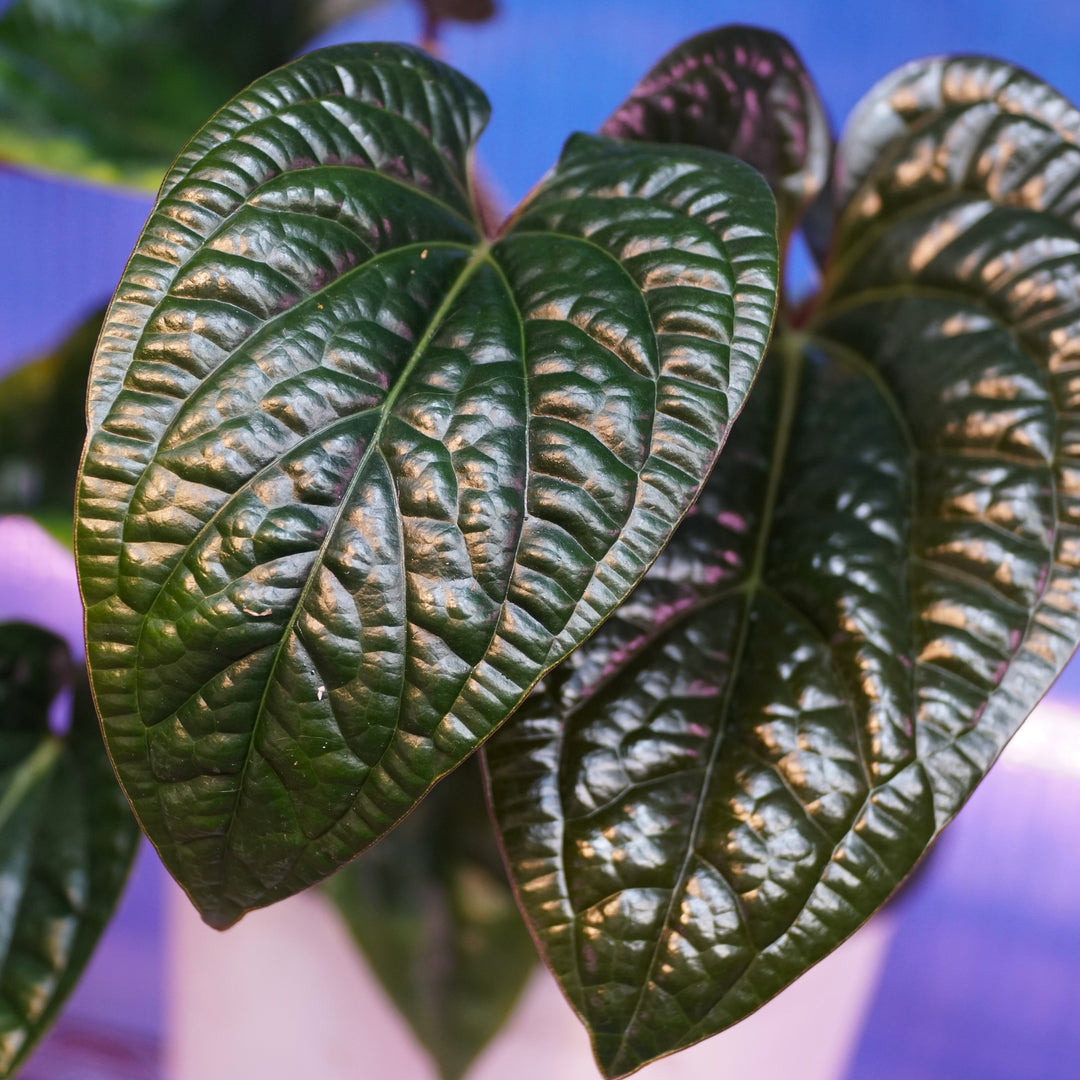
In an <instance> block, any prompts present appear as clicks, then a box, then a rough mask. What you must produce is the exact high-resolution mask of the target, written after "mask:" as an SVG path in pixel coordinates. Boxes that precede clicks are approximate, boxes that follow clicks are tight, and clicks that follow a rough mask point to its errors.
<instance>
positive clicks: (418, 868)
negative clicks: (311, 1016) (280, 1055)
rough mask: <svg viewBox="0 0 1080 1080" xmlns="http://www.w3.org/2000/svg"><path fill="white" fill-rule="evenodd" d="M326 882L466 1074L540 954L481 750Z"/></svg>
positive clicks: (370, 950) (416, 1022)
mask: <svg viewBox="0 0 1080 1080" xmlns="http://www.w3.org/2000/svg"><path fill="white" fill-rule="evenodd" d="M326 889H327V892H328V893H329V895H330V897H331V898H332V899H333V901H334V903H335V904H336V905H337V907H338V909H339V910H340V912H341V914H342V916H343V917H344V918H345V920H346V922H347V923H348V925H349V928H350V930H351V931H352V933H353V936H354V937H355V938H356V940H357V942H358V944H359V945H360V948H361V949H362V951H363V953H364V955H365V956H366V957H367V960H368V963H369V964H370V965H371V968H372V970H373V972H374V973H375V975H376V976H377V977H378V978H379V980H380V981H381V982H382V984H383V986H384V987H385V989H386V991H387V993H388V994H389V995H390V997H391V998H392V999H393V1001H394V1004H395V1005H396V1006H397V1007H398V1009H400V1010H401V1013H402V1015H404V1017H405V1019H406V1020H408V1022H409V1024H410V1026H411V1027H412V1029H413V1031H414V1032H415V1033H416V1036H417V1038H418V1039H419V1040H420V1042H421V1043H423V1045H424V1046H425V1047H426V1048H427V1049H428V1051H429V1052H430V1053H431V1055H432V1057H433V1058H434V1059H435V1061H436V1062H437V1064H438V1066H439V1072H440V1075H441V1076H443V1077H444V1078H445V1080H457V1078H458V1077H460V1076H464V1075H465V1073H466V1071H467V1070H468V1067H469V1065H470V1064H471V1062H472V1061H473V1060H474V1058H475V1057H476V1055H477V1054H478V1053H479V1052H480V1051H481V1050H482V1049H483V1047H484V1046H485V1045H486V1044H487V1042H488V1041H489V1040H490V1039H491V1038H492V1036H493V1035H495V1033H496V1032H497V1031H498V1030H499V1028H501V1027H502V1025H503V1024H504V1023H505V1021H506V1020H507V1019H508V1017H509V1016H510V1013H511V1011H512V1009H513V1007H514V1004H515V1002H516V1000H517V997H518V994H519V993H520V992H521V990H522V988H523V987H524V985H525V982H526V980H527V979H528V977H529V975H530V974H531V973H532V971H533V968H534V967H535V966H536V949H535V947H534V946H533V943H532V939H531V938H530V937H529V934H528V931H527V930H526V929H525V925H524V923H523V922H522V921H521V914H520V912H519V911H518V908H517V904H516V903H515V902H514V894H513V891H512V890H511V888H510V885H509V883H508V882H507V880H506V871H505V870H504V869H503V864H502V857H501V855H500V853H499V849H498V847H497V845H496V843H495V837H494V835H493V834H492V829H491V822H490V821H489V820H488V815H487V808H486V806H485V805H484V795H483V787H482V779H481V776H480V769H479V767H478V762H477V760H476V759H475V758H474V759H473V760H472V761H470V762H466V764H464V765H463V766H462V767H461V768H460V769H458V770H457V771H456V772H454V773H453V774H452V775H450V776H448V777H447V778H446V779H445V780H444V781H443V782H442V783H441V784H440V785H439V786H438V787H437V788H436V789H435V790H434V791H433V792H432V793H431V795H430V796H429V797H428V798H427V799H425V800H424V802H423V803H422V804H421V805H420V806H419V807H418V808H417V810H416V811H415V813H413V814H411V815H410V816H409V817H408V818H407V819H406V820H405V821H403V822H402V823H401V825H400V826H399V827H398V828H397V829H395V830H394V832H392V833H391V834H390V835H389V836H388V837H386V839H385V840H383V841H382V843H380V844H378V845H377V846H376V847H374V848H372V850H371V851H369V852H368V853H367V854H366V855H365V856H364V858H362V859H357V860H356V861H355V862H353V863H351V864H350V865H348V866H346V867H344V868H343V869H342V870H340V871H338V873H336V874H335V875H334V876H333V877H332V878H330V880H329V881H328V882H327V883H326Z"/></svg>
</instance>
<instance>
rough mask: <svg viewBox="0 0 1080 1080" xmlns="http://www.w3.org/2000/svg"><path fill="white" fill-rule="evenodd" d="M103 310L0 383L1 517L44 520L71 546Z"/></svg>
mask: <svg viewBox="0 0 1080 1080" xmlns="http://www.w3.org/2000/svg"><path fill="white" fill-rule="evenodd" d="M104 314H105V313H104V311H98V312H95V313H94V314H93V315H91V316H90V317H89V318H88V319H86V321H85V322H82V323H80V324H79V326H77V327H76V328H75V330H74V331H73V332H72V333H71V335H70V336H69V337H68V338H66V339H65V340H64V341H63V342H62V343H61V344H60V346H59V347H58V348H56V349H54V350H53V351H52V352H51V353H49V354H47V355H46V356H43V357H41V358H40V359H37V360H34V361H31V362H30V363H29V364H26V365H24V366H23V367H20V368H19V369H18V370H16V371H15V372H13V373H12V374H11V375H9V376H8V377H7V378H6V379H3V380H0V514H14V513H22V514H31V515H33V516H34V517H36V518H38V519H39V520H41V519H45V520H47V521H48V522H49V524H50V525H56V526H58V528H59V531H61V532H62V534H63V539H65V540H66V542H67V543H68V545H69V546H70V544H71V515H72V512H73V508H74V506H75V474H76V473H77V472H78V468H79V456H80V454H81V452H82V444H83V440H84V439H85V438H86V423H85V420H84V415H85V411H86V405H85V401H86V380H87V377H88V376H89V374H90V358H91V356H93V353H94V342H95V341H97V336H98V332H99V331H100V330H101V320H102V318H103V317H104Z"/></svg>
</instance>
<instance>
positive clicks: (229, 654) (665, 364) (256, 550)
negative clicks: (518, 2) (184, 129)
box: [76, 45, 776, 926]
mask: <svg viewBox="0 0 1080 1080" xmlns="http://www.w3.org/2000/svg"><path fill="white" fill-rule="evenodd" d="M486 118H487V103H486V101H485V99H484V98H483V96H482V95H481V94H480V92H479V91H478V90H477V89H476V88H475V87H474V86H473V85H472V84H471V83H469V82H468V81H467V80H466V79H464V78H463V77H462V76H460V75H458V74H457V73H455V72H453V71H452V70H451V69H449V68H447V67H445V66H443V65H441V64H439V63H437V62H435V61H433V60H431V59H429V58H428V57H426V56H425V55H423V54H422V53H419V52H417V51H414V50H410V49H407V48H404V47H395V46H370V45H352V46H343V47H339V48H334V49H328V50H322V51H320V52H317V53H312V54H310V55H309V56H307V57H304V58H302V59H301V60H299V61H297V62H295V63H293V64H290V65H288V66H286V67H285V68H282V69H280V70H279V71H277V72H274V73H271V74H270V75H269V76H267V77H265V78H263V79H260V80H259V81H258V82H256V83H255V84H253V86H251V87H250V88H249V89H248V90H246V91H245V92H244V93H243V94H241V95H240V96H239V97H238V98H236V99H234V101H233V102H231V103H230V104H229V105H227V106H226V107H225V108H224V109H223V110H222V111H221V112H219V113H218V114H217V115H216V116H215V117H214V119H213V120H212V121H211V122H210V123H209V124H208V125H207V126H206V127H205V128H204V129H203V130H202V131H201V132H200V133H198V134H197V135H196V136H195V137H194V139H193V140H192V142H191V143H190V144H189V146H188V148H187V149H186V150H185V151H184V152H183V153H182V154H181V156H180V157H179V158H178V160H177V163H176V165H175V166H174V168H173V169H172V171H171V172H170V174H169V175H168V177H167V178H166V181H165V184H164V186H163V189H162V195H161V198H160V200H159V202H158V204H157V207H156V208H155V210H154V212H153V213H152V215H151V217H150V220H149V222H148V223H147V226H146V229H145V231H144V233H143V236H142V238H141V239H140V241H139V244H138V246H137V248H136V250H135V253H134V255H133V257H132V260H131V262H130V264H129V266H128V269H127V271H126V272H125V275H124V278H123V281H122V282H121V285H120V287H119V289H118V290H117V293H116V296H115V298H114V300H113V302H112V305H111V307H110V309H109V312H108V315H107V317H106V322H105V328H104V330H103V334H102V338H101V342H100V344H99V348H98V351H97V355H96V359H95V362H94V367H93V371H92V375H91V387H90V396H89V404H88V412H89V437H88V443H87V449H86V454H85V459H84V464H83V470H82V475H81V481H80V489H79V503H78V520H77V529H76V544H77V551H78V564H79V574H80V581H81V587H82V590H83V597H84V600H85V602H86V607H87V634H88V641H87V651H88V661H89V666H90V670H91V676H92V679H93V683H94V688H95V693H96V698H97V703H98V707H99V710H100V712H101V714H102V718H103V721H104V725H105V731H106V737H107V741H108V744H109V748H110V751H111V754H112V756H113V760H114V762H115V764H116V767H117V770H118V773H119V775H120V778H121V781H122V783H123V784H124V787H125V790H126V791H127V794H128V796H129V798H130V799H131V801H132V804H133V805H134V807H135V810H136V813H137V815H138V816H139V818H140V820H141V822H142V824H143V826H144V828H145V829H146V831H147V833H148V834H149V836H150V838H151V839H152V840H153V841H154V843H155V844H156V845H157V847H158V849H159V851H160V852H161V855H162V857H163V859H164V860H165V863H166V865H167V866H169V868H170V869H171V870H172V872H173V873H174V874H175V875H176V877H177V878H178V879H179V880H180V882H181V883H182V884H183V885H184V887H185V888H186V889H187V890H188V892H189V893H190V895H191V896H192V898H193V899H194V900H195V902H196V904H197V905H198V906H199V908H200V909H201V911H202V913H203V915H204V917H205V918H206V919H207V920H208V921H209V922H211V923H212V924H214V925H217V926H225V925H228V924H229V923H231V922H233V921H234V920H235V919H236V918H238V917H239V916H240V915H241V914H242V913H243V912H244V911H245V910H247V909H249V908H251V907H254V906H259V905H262V904H266V903H270V902H271V901H273V900H275V899H279V898H281V897H284V896H287V895H289V894H291V893H293V892H296V891H297V890H299V889H302V888H304V887H305V886H307V885H309V884H311V883H312V882H314V881H317V880H319V879H320V878H322V877H325V876H326V875H327V874H329V873H330V872H331V871H333V870H334V869H336V868H337V867H338V866H340V865H341V864H342V863H344V862H346V861H348V860H349V859H350V858H351V857H352V856H354V855H355V854H356V853H357V852H358V851H360V850H361V849H362V848H364V847H365V846H367V845H368V844H370V843H371V842H372V841H373V840H375V839H377V838H378V837H379V836H380V835H382V834H383V833H384V832H385V831H386V830H387V829H388V828H390V826H392V825H393V824H394V822H396V821H397V820H398V819H399V818H400V817H401V816H402V815H403V814H405V813H406V812H407V811H408V810H409V809H410V808H411V807H412V806H413V805H414V804H415V803H416V801H417V800H418V799H419V798H421V797H422V796H423V794H424V793H425V792H426V791H427V790H428V789H429V788H430V787H431V785H432V784H433V783H434V782H435V781H436V780H437V779H438V778H439V777H440V776H441V775H443V774H444V773H445V772H447V771H448V770H449V769H451V768H453V767H454V766H455V765H456V764H457V763H458V762H460V761H461V760H462V759H463V758H465V757H466V756H467V755H468V754H469V753H471V752H472V751H473V750H474V749H475V748H476V746H477V745H478V744H479V743H480V741H481V740H482V739H484V738H485V737H486V736H487V735H488V734H489V733H490V732H491V731H492V730H494V728H495V727H497V726H498V725H499V724H500V723H501V722H502V721H503V720H504V719H505V717H506V716H507V715H508V714H509V713H510V712H511V711H512V710H513V709H514V708H515V707H516V706H517V704H518V703H519V702H520V701H521V700H522V699H523V698H524V696H525V695H526V693H527V692H528V690H529V689H530V688H531V687H532V685H533V684H534V683H535V681H536V680H537V679H538V678H539V677H540V676H541V675H542V674H543V672H544V671H546V670H547V669H549V668H550V667H551V666H553V665H554V664H555V663H557V662H558V661H559V660H561V659H562V658H563V657H564V656H566V654H567V653H568V652H569V651H570V650H571V649H573V648H574V647H575V646H576V645H578V644H579V643H580V642H581V641H582V640H583V639H584V638H585V637H587V636H588V635H589V634H590V633H591V632H592V631H593V630H594V629H595V627H596V626H597V625H598V624H599V623H600V622H601V621H602V619H603V618H604V617H605V616H606V615H607V614H608V613H610V612H611V611H612V610H613V609H614V607H615V606H616V605H617V604H618V603H619V601H620V600H622V599H623V598H624V597H625V596H626V595H627V594H628V592H629V591H630V589H631V588H632V586H633V585H634V584H635V583H636V581H637V580H638V579H639V578H640V576H641V575H642V573H643V572H644V570H645V569H646V567H647V566H648V565H649V564H650V563H651V562H652V560H653V559H654V557H655V556H656V553H657V552H658V551H659V549H660V548H661V547H662V546H663V544H664V543H665V542H666V540H667V539H668V537H669V535H670V533H671V531H672V529H673V528H674V526H675V525H676V524H677V522H678V521H679V519H680V518H681V516H682V515H683V514H684V512H685V510H686V508H687V507H688V506H689V505H690V503H691V501H692V500H693V498H694V497H695V495H696V493H697V490H698V488H699V486H700V484H701V483H702V481H703V478H704V477H705V475H706V474H707V472H708V470H709V468H710V467H711V465H712V462H713V460H714V459H715V457H716V455H717V453H718V451H719V448H720V446H721V444H722V443H723V441H724V438H725V437H726V434H727V430H728V425H729V424H730V422H731V421H732V419H733V418H734V416H735V415H736V413H737V412H738V410H739V409H740V407H741V405H742V402H743V399H744V397H745V394H746V392H747V390H748V388H749V385H750V383H751V380H752V379H753V377H754V374H755V371H756V368H757V365H758V362H759V359H760V357H761V354H762V352H763V350H764V348H765V344H766V340H767V338H768V334H769V328H770V322H771V317H772V311H773V306H774V302H775V283H776V239H775V209H774V205H773V202H772V198H771V196H770V194H769V191H768V188H767V186H766V185H765V183H764V182H763V181H762V180H761V178H760V177H759V176H758V175H757V174H756V173H754V172H753V171H752V170H751V169H749V168H748V167H747V166H745V165H744V164H742V163H741V162H738V161H735V160H734V159H732V158H729V157H726V156H723V155H719V154H715V153H712V152H709V151H706V150H700V149H697V148H693V147H682V148H673V149H672V150H671V151H670V152H669V151H665V150H664V149H663V148H657V147H654V146H644V145H634V144H623V143H617V142H612V141H610V140H607V139H598V138H592V137H588V136H576V137H574V138H573V139H571V140H570V142H569V143H568V144H567V147H566V149H565V151H564V153H563V156H562V158H561V160H560V162H559V163H558V165H557V167H556V168H555V170H554V171H553V172H552V173H551V174H550V175H549V176H548V177H547V179H546V180H545V181H544V183H543V184H542V185H541V186H540V187H539V189H538V190H537V191H536V192H534V194H533V196H532V197H531V199H530V201H529V202H528V204H527V205H526V206H524V207H523V208H522V209H521V210H520V211H519V213H518V215H517V216H516V218H515V220H514V222H513V225H512V227H509V228H508V230H507V231H505V232H504V233H503V234H502V235H500V236H499V237H497V238H495V239H488V238H486V237H484V236H483V235H481V233H480V230H479V229H478V227H477V225H476V223H475V216H474V212H473V208H472V206H471V200H470V193H469V187H468V162H469V156H470V154H471V151H472V146H473V143H474V141H475V139H476V137H477V135H478V134H479V132H480V130H481V128H482V127H483V124H484V122H485V120H486Z"/></svg>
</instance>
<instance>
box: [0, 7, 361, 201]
mask: <svg viewBox="0 0 1080 1080" xmlns="http://www.w3.org/2000/svg"><path fill="white" fill-rule="evenodd" d="M370 2H371V0H322V2H312V0H16V2H15V3H14V4H12V5H10V7H8V8H7V10H6V11H4V13H3V16H2V18H0V161H9V162H13V163H15V164H17V165H21V166H24V167H26V168H30V169H39V170H43V171H46V172H56V173H63V174H67V175H72V176H77V177H80V178H83V179H87V180H94V181H98V182H103V183H110V184H121V185H124V186H127V187H137V188H145V189H148V190H155V189H156V188H157V186H158V184H159V183H160V182H161V177H162V176H163V175H164V173H165V170H166V169H167V168H168V165H169V163H170V162H171V161H172V159H173V158H174V157H175V156H176V153H177V151H178V150H179V149H180V147H181V146H183V145H184V143H185V142H186V141H187V138H188V136H189V135H190V134H191V132H192V131H193V130H194V129H195V128H196V127H197V126H198V125H199V124H201V123H202V122H203V120H204V119H205V118H206V117H207V116H208V115H209V114H210V113H211V112H213V110H214V109H216V108H217V107H218V106H219V105H220V104H221V102H222V101H224V100H225V99H226V98H227V97H229V95H230V94H233V93H235V92H236V91H237V90H239V89H240V88H241V87H242V86H244V85H245V84H246V83H248V82H250V81H251V80H252V79H254V78H255V77H256V76H258V75H261V74H263V72H265V71H267V70H268V69H269V68H272V67H274V66H276V65H277V64H281V63H283V62H284V61H286V60H288V59H289V57H290V56H292V55H293V54H294V53H296V52H297V51H298V50H299V48H300V47H301V46H302V45H303V44H304V42H305V41H307V40H308V38H310V37H311V35H312V34H313V33H315V31H316V30H318V29H319V28H320V27H321V25H322V24H323V23H324V21H325V19H326V17H327V15H328V11H327V10H325V9H332V11H333V14H334V15H335V16H340V15H345V14H349V13H351V12H353V11H356V10H359V9H361V8H363V7H366V6H368V4H369V3H370Z"/></svg>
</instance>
